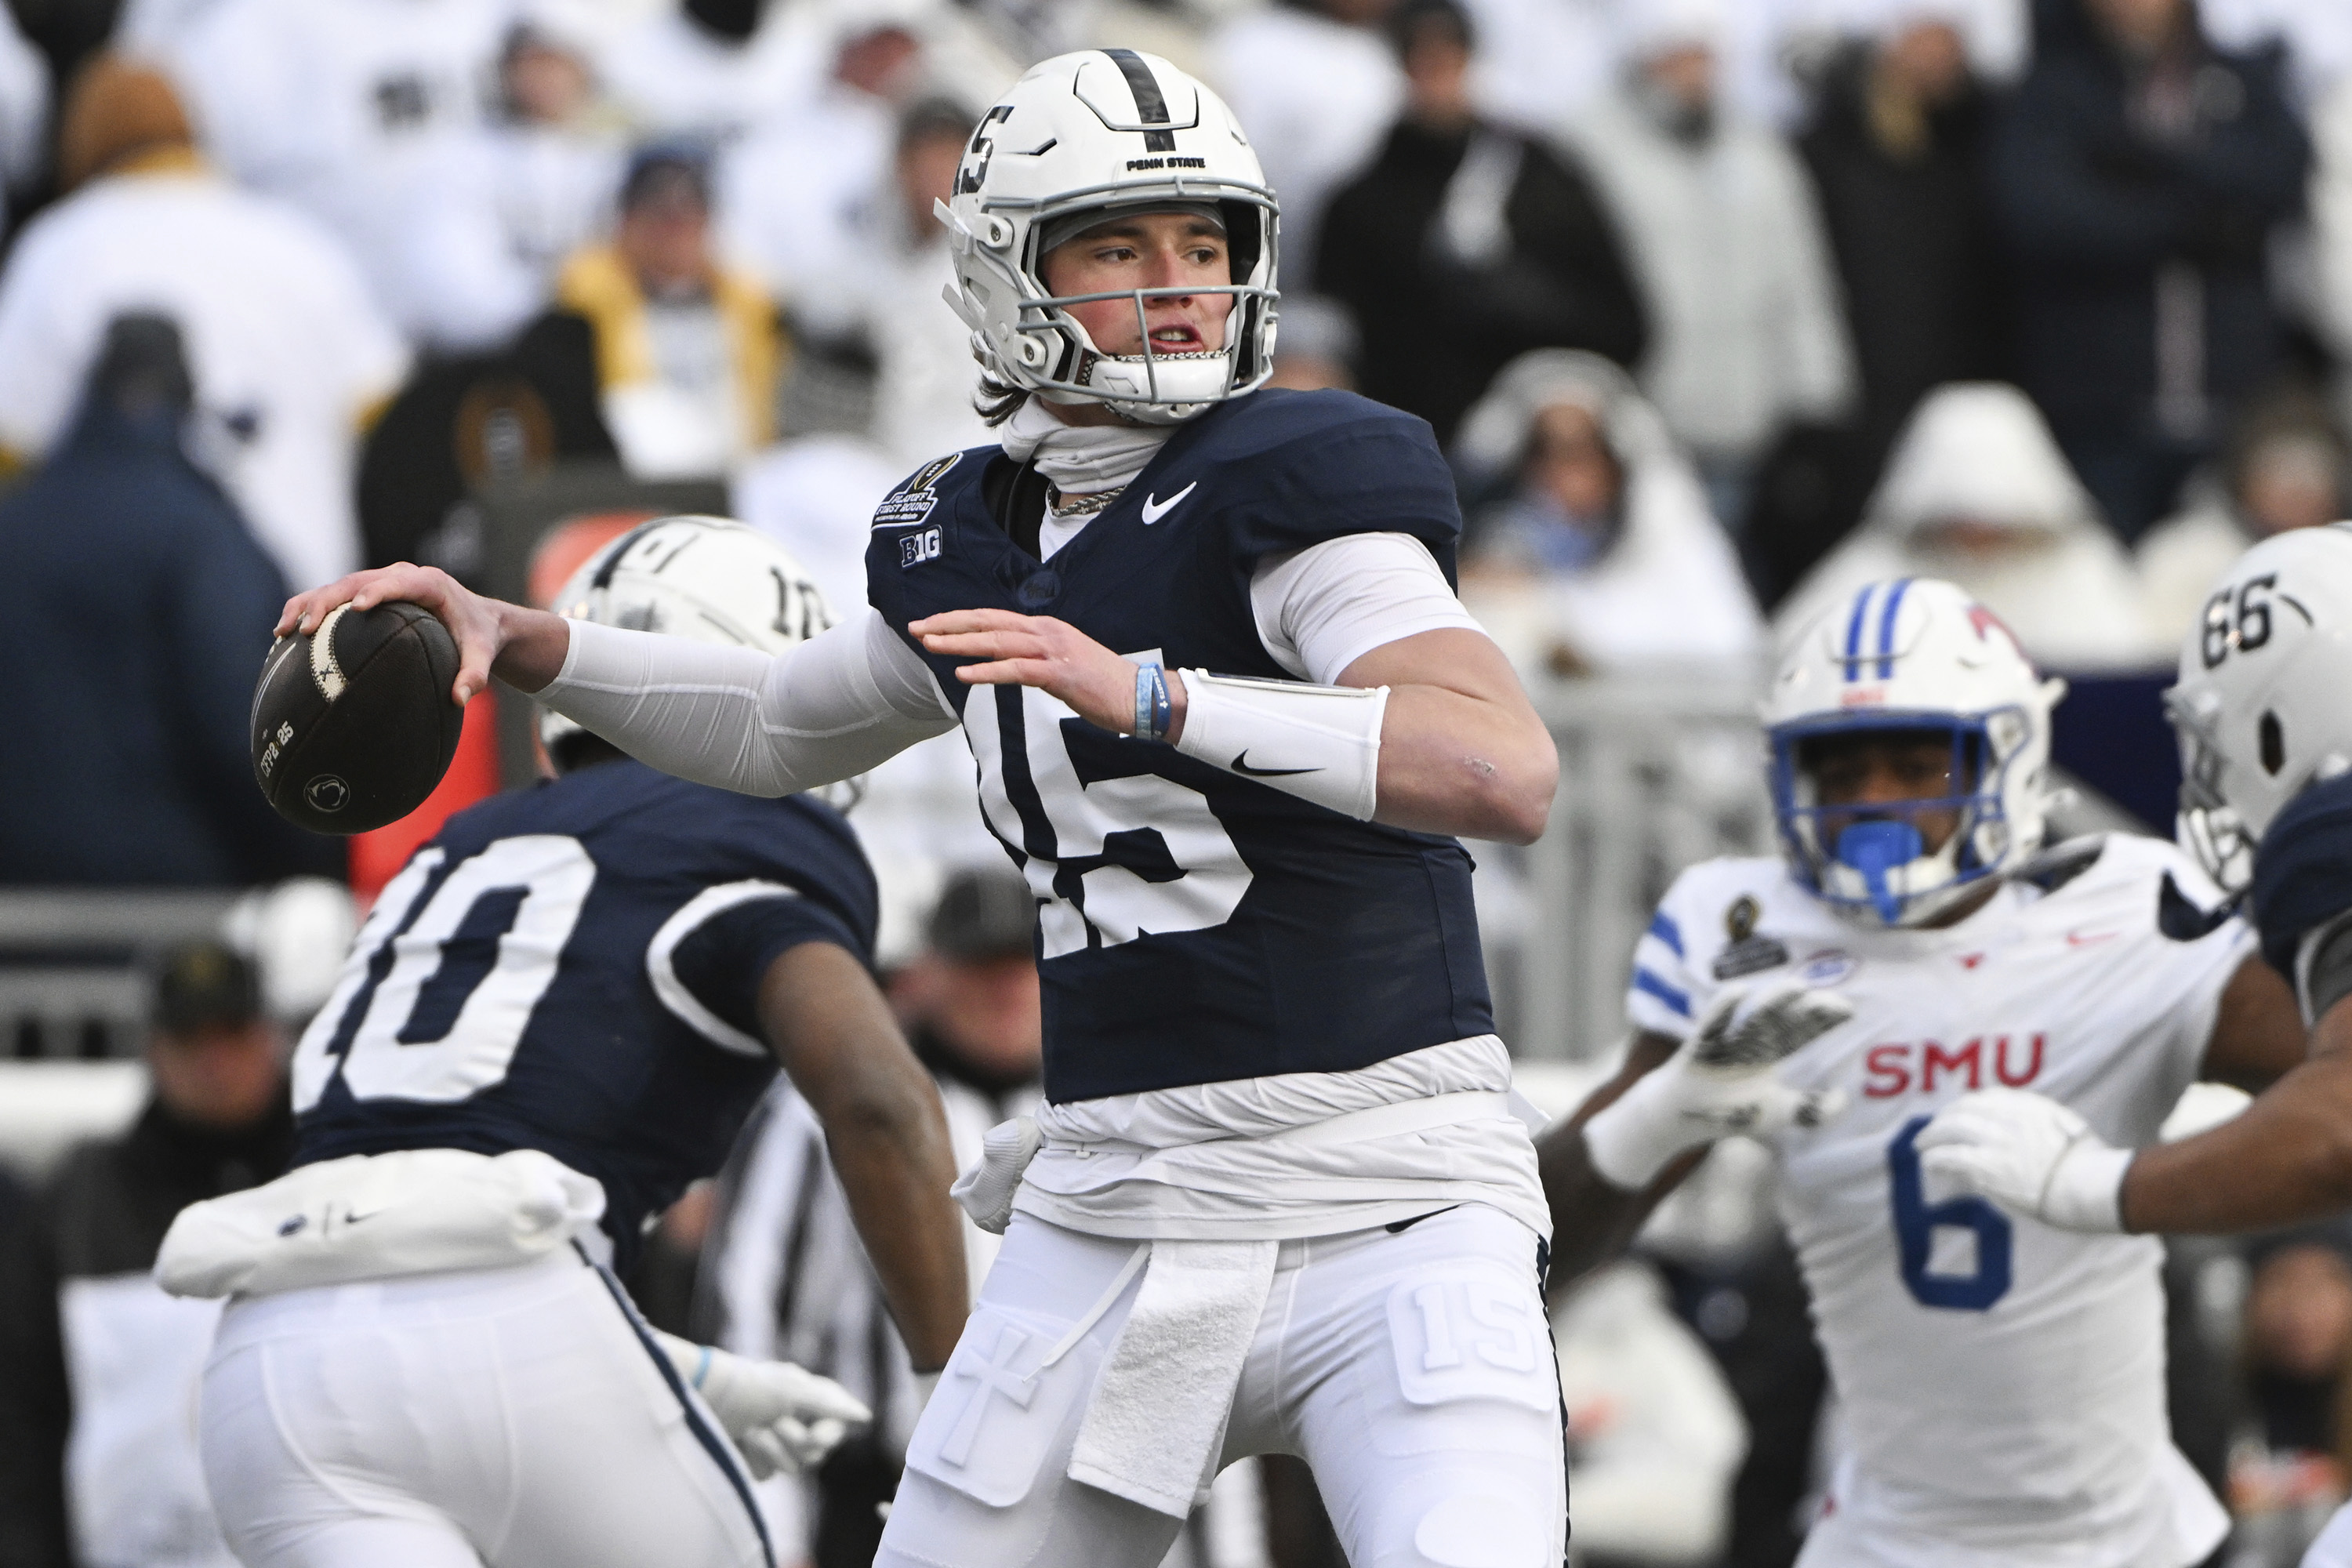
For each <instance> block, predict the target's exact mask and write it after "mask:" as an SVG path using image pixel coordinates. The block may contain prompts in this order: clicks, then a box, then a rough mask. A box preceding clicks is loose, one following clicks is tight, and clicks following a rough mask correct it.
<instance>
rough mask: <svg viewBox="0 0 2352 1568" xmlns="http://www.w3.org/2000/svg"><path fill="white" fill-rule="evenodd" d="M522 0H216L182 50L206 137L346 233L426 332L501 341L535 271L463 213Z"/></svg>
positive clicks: (234, 167)
mask: <svg viewBox="0 0 2352 1568" xmlns="http://www.w3.org/2000/svg"><path fill="white" fill-rule="evenodd" d="M514 10H515V7H514V5H513V3H512V0H216V3H215V5H213V6H211V7H210V8H209V9H208V10H206V11H205V12H204V13H203V14H202V15H201V16H198V17H197V18H196V19H195V20H194V21H192V22H190V23H189V24H188V25H187V26H185V27H184V29H182V30H180V31H179V32H178V34H177V36H176V40H175V42H174V43H173V46H172V54H171V63H172V65H173V69H174V71H175V73H176V74H177V76H178V77H179V79H181V80H182V81H183V82H184V84H185V86H186V89H187V90H188V93H189V95H190V107H191V109H192V110H194V115H195V119H196V123H197V125H198V126H199V127H200V128H201V129H202V131H203V132H204V135H205V145H206V146H207V147H208V148H209V149H210V150H211V151H212V152H213V153H214V155H215V156H216V157H217V158H219V160H220V161H221V163H222V164H223V165H224V166H225V167H226V169H227V170H228V172H229V173H230V174H232V175H234V176H235V177H236V179H237V180H238V181H239V182H240V183H242V184H247V185H251V186H255V187H257V188H258V189H261V190H265V191H268V192H270V193H272V194H274V195H283V196H287V197H289V198H291V199H293V200H295V201H297V202H299V203H300V204H301V205H304V206H306V207H308V208H309V209H310V211H311V212H312V213H313V214H315V215H316V216H319V217H320V218H321V219H322V220H324V221H325V222H326V223H327V225H328V226H330V227H331V228H333V229H334V230H335V231H336V232H337V233H338V234H340V235H341V236H342V237H343V239H344V241H345V242H346V243H347V244H349V245H350V246H351V247H352V254H353V255H355V256H356V257H357V258H359V261H360V264H361V266H362V268H365V269H366V271H367V275H368V279H369V282H370V283H371V285H372V286H373V288H374V289H375V291H376V295H377V298H378V299H379V300H382V302H383V307H384V309H385V310H387V311H389V312H390V313H391V315H392V317H393V319H394V321H397V322H398V323H399V324H400V326H401V328H402V330H403V331H405V332H406V333H408V334H409V336H410V337H411V338H412V339H414V340H415V342H419V343H421V344H428V345H431V346H434V347H436V348H443V349H449V350H473V349H479V348H484V347H488V346H492V345H495V344H496V343H498V342H500V341H501V340H502V339H503V338H504V337H505V336H506V335H507V334H508V333H509V332H510V331H513V330H514V329H515V328H516V327H518V326H520V324H521V323H522V321H524V320H525V319H527V318H528V317H529V316H530V313H531V311H532V310H533V309H534V308H535V307H536V305H537V303H538V301H537V299H536V297H535V288H534V283H535V280H534V279H530V278H529V277H528V275H526V274H523V273H521V272H520V271H519V270H518V269H516V268H513V267H511V265H509V262H508V258H506V257H505V256H504V255H503V254H502V253H501V252H500V251H499V248H498V247H497V246H496V244H495V242H494V240H493V239H492V238H490V237H488V236H487V235H486V234H485V232H484V230H483V229H482V228H481V226H469V225H466V224H463V223H453V222H452V221H451V219H452V211H453V209H452V207H451V205H450V202H449V200H448V194H449V189H450V186H451V184H452V182H453V181H458V180H463V179H465V178H467V177H468V176H469V175H470V174H472V173H473V172H474V169H475V164H474V163H473V159H474V157H475V156H476V155H477V154H478V148H479V145H480V138H481V135H482V132H484V130H485V129H486V128H487V127H488V124H489V123H490V119H491V89H492V86H493V83H494V81H495V79H496V69H497V64H498V59H499V50H500V48H501V47H503V45H504V43H505V40H506V37H507V35H508V32H509V27H510V26H511V25H512V20H513V16H514Z"/></svg>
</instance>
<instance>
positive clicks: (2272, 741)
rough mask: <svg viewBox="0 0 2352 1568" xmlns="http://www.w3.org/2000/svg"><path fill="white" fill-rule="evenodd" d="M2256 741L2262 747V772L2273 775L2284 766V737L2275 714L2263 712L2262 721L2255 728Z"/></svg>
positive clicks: (2267, 711) (2267, 710)
mask: <svg viewBox="0 0 2352 1568" xmlns="http://www.w3.org/2000/svg"><path fill="white" fill-rule="evenodd" d="M2256 739H2257V740H2258V741H2259V742H2260V743H2261V746H2262V752H2263V772H2264V773H2272V774H2275V773H2277V772H2278V771H2279V770H2280V769H2281V768H2283V767H2284V766H2286V735H2285V732H2284V731H2282V730H2281V729H2280V728H2279V718H2278V714H2277V713H2275V712H2273V711H2272V710H2269V709H2264V710H2263V721H2262V723H2261V724H2260V725H2259V726H2258V727H2257V733H2256Z"/></svg>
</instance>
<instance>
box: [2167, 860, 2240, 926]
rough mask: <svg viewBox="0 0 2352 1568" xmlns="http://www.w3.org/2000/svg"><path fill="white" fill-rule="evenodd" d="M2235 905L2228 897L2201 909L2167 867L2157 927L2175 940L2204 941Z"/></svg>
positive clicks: (2225, 918)
mask: <svg viewBox="0 0 2352 1568" xmlns="http://www.w3.org/2000/svg"><path fill="white" fill-rule="evenodd" d="M2232 907H2233V906H2232V904H2231V900H2227V899H2224V900H2221V903H2219V904H2217V905H2215V906H2214V907H2213V908H2212V909H2210V910H2200V909H2199V908H2198V907H2197V906H2196V905H2195V904H2192V903H2190V902H2189V895H2188V894H2186V893H2184V892H2182V891H2181V890H2180V886H2179V883H2177V882H2175V881H2174V880H2173V879H2172V873H2171V872H2169V871H2167V872H2166V873H2165V874H2164V889H2163V890H2162V891H2161V892H2159V893H2158V894H2157V896H2156V929H2157V930H2158V931H2162V932H2163V933H2164V934H2165V935H2167V936H2168V937H2170V938H2171V939H2172V940H2173V941H2175V942H2202V941H2203V940H2204V939H2205V938H2207V937H2209V936H2211V935H2212V934H2213V933H2214V932H2215V931H2219V930H2221V923H2222V922H2223V921H2226V920H2228V919H2229V918H2230V915H2231V910H2232Z"/></svg>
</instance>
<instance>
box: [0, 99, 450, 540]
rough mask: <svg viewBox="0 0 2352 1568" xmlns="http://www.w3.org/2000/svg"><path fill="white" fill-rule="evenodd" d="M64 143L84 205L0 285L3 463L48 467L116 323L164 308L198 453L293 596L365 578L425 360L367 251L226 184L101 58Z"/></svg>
mask: <svg viewBox="0 0 2352 1568" xmlns="http://www.w3.org/2000/svg"><path fill="white" fill-rule="evenodd" d="M58 142H59V147H58V173H59V183H60V184H63V185H64V186H65V187H66V188H67V190H68V192H69V194H68V195H67V197H66V198H65V199H64V200H63V201H60V202H58V204H57V205H54V206H52V207H50V208H48V209H47V210H46V211H44V212H43V213H41V214H40V216H38V217H37V218H36V219H34V221H33V222H32V223H30V224H29V225H27V226H26V230H25V233H24V235H23V237H21V238H20V239H19V241H18V242H17V244H16V249H15V251H14V253H13V254H12V255H11V256H10V257H9V258H8V266H7V269H6V271H5V273H0V366H5V367H6V368H5V371H0V447H5V448H6V449H7V450H8V451H10V452H12V453H14V454H15V455H16V457H17V458H19V459H20V460H32V459H36V458H40V457H42V456H43V455H45V454H46V453H47V452H48V450H49V449H50V447H52V446H53V445H54V444H55V443H56V442H57V441H58V439H59V437H61V436H62V435H63V434H64V432H65V428H66V426H67V423H68V419H69V418H70V416H71V415H72V414H73V411H74V407H75V405H76V403H77V401H78V400H79V396H80V394H81V388H82V385H83V383H84V381H85V380H86V378H87V377H88V375H89V367H90V365H91V363H93V362H94V361H95V359H96V358H97V354H98V351H99V347H100V343H101V342H102V341H103V340H104V338H105V335H106V327H107V323H108V322H109V321H111V320H113V319H114V317H115V316H117V315H118V314H121V313H122V312H124V311H132V310H149V311H162V312H163V313H165V314H168V315H169V316H171V317H172V318H173V320H175V321H178V323H179V324H180V327H181V330H182V331H183V333H184V336H185V339H186V343H187V355H188V361H189V366H190V369H191V370H192V372H193V373H194V381H195V404H196V409H197V428H198V430H199V432H200V433H201V440H202V446H201V453H200V455H201V456H202V457H203V458H204V459H205V461H206V463H207V464H208V465H209V466H210V467H212V468H214V470H215V474H216V476H217V477H218V479H220V481H221V482H222V484H223V485H224V486H225V487H226V489H227V490H228V492H229V495H230V497H231V498H232V499H233V500H236V503H237V508H238V510H241V511H242V512H243V513H244V514H245V516H246V519H247V521H248V522H249V523H250V524H251V525H252V528H253V531H254V534H255V536H256V538H257V539H258V540H259V541H260V542H261V544H262V547H263V548H264V549H266V550H268V552H270V554H271V555H272V556H274V557H276V559H277V561H278V566H279V568H280V570H282V571H283V572H284V573H285V575H286V580H287V581H288V582H289V583H319V582H327V581H331V580H332V579H333V578H334V577H336V576H338V575H340V574H342V573H345V572H349V571H352V569H354V568H355V567H357V566H358V564H359V528H358V522H357V520H356V518H355V516H354V514H353V510H352V475H353V466H354V464H355V463H356V461H357V446H358V438H359V434H360V430H361V426H362V423H363V422H364V421H365V420H367V419H368V418H370V417H372V416H373V414H374V412H375V411H376V410H377V409H378V407H379V406H380V405H381V404H382V403H383V400H384V399H385V398H387V397H389V396H390V395H391V394H392V392H393V390H394V388H395V387H396V386H397V385H398V384H399V383H400V380H401V377H402V376H403V374H405V372H406V370H407V363H408V354H407V350H406V349H405V348H404V346H403V345H402V343H401V341H400V338H399V336H398V334H397V333H395V332H394V330H393V328H392V325H391V323H390V322H388V321H385V319H384V318H383V313H382V312H381V311H380V310H377V308H376V306H375V303H374V301H373V299H372V298H371V297H370V295H369V293H368V290H367V289H366V286H365V284H364V283H363V282H362V279H361V277H360V274H359V271H358V268H356V267H355V266H354V265H353V263H352V258H351V257H350V256H349V254H348V253H347V252H345V251H344V249H343V248H342V247H341V245H340V244H338V243H337V242H336V240H335V239H334V237H332V236H331V235H330V234H328V233H327V232H326V231H325V230H323V229H321V228H320V226H318V225H317V224H315V223H314V222H312V221H311V220H310V218H309V217H308V216H305V215H304V214H302V213H300V212H299V211H296V210H294V209H293V208H292V207H290V206H289V205H287V204H285V203H283V202H280V201H278V200H275V199H273V198H271V197H268V196H266V195H256V194H254V193H251V192H248V191H242V190H239V189H237V188H236V186H234V185H232V184H228V183H227V182H226V181H225V180H223V179H221V178H219V177H218V176H217V175H215V174H214V173H213V172H212V171H211V170H210V169H209V168H208V167H207V166H206V165H205V163H204V162H203V160H202V159H201V158H200V157H199V156H198V154H197V153H196V150H195V148H194V145H193V143H192V141H191V138H190V135H189V130H188V121H187V119H186V116H185V115H184V113H183V112H182V110H181V106H180V100H179V98H178V96H177V94H176V93H175V92H174V91H173V87H172V84H171V83H170V82H169V81H168V80H166V79H164V78H163V75H162V74H161V73H159V72H157V71H154V70H152V69H149V68H144V67H139V66H133V65H130V64H127V63H125V62H123V61H121V60H120V59H118V58H112V57H105V56H101V57H99V58H95V59H93V60H92V61H91V62H90V63H89V65H87V66H85V67H84V68H82V70H81V71H80V73H79V75H78V76H77V78H76V79H75V85H74V89H73V91H72V93H71V94H70V96H69V97H68V101H67V103H66V107H65V112H64V115H63V117H62V120H61V121H60V128H59V138H58Z"/></svg>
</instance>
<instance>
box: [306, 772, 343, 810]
mask: <svg viewBox="0 0 2352 1568" xmlns="http://www.w3.org/2000/svg"><path fill="white" fill-rule="evenodd" d="M302 798H303V799H304V800H307V801H309V802H310V809H311V810H313V811H341V810H342V809H343V807H345V806H346V805H350V804H351V801H352V786H351V785H350V784H345V783H344V782H343V781H342V780H341V778H339V777H337V776H336V775H335V774H333V773H320V775H319V776H318V777H317V778H314V779H312V780H311V781H310V783H309V784H304V785H303V786H302Z"/></svg>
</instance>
